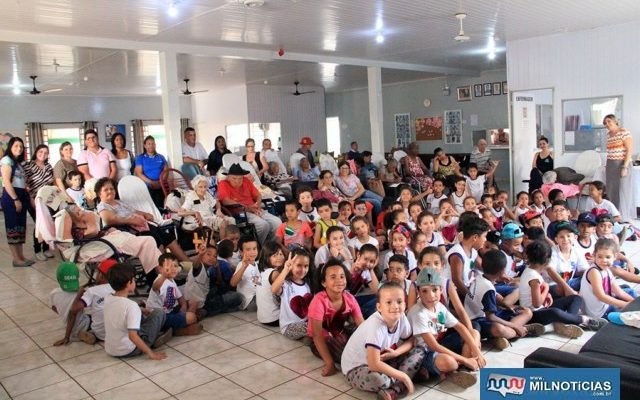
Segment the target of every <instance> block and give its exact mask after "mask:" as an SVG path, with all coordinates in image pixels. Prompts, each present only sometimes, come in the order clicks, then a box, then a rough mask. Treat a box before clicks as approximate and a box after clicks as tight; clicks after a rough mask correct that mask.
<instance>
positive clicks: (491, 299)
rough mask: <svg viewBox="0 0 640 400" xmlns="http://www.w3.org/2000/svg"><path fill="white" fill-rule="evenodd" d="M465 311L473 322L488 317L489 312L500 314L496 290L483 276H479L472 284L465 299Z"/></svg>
mask: <svg viewBox="0 0 640 400" xmlns="http://www.w3.org/2000/svg"><path fill="white" fill-rule="evenodd" d="M464 310H465V311H466V312H467V315H469V319H472V320H473V319H476V318H480V317H484V316H486V313H487V312H489V313H492V314H495V313H497V312H498V305H497V302H496V288H495V286H493V283H491V281H490V280H488V279H487V278H485V277H484V276H483V275H480V274H478V276H476V279H474V280H473V282H471V285H470V286H469V292H468V293H467V295H466V296H465V298H464Z"/></svg>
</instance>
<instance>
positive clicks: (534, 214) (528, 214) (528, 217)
mask: <svg viewBox="0 0 640 400" xmlns="http://www.w3.org/2000/svg"><path fill="white" fill-rule="evenodd" d="M540 216H541V214H540V213H539V212H537V211H534V210H529V211H527V212H525V213H524V214H522V219H523V220H524V222H529V221H531V220H532V219H534V218H539V217H540Z"/></svg>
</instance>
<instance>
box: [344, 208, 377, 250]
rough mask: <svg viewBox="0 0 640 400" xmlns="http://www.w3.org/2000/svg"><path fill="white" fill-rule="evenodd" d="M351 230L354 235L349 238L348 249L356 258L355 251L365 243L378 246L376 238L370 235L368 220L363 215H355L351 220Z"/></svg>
mask: <svg viewBox="0 0 640 400" xmlns="http://www.w3.org/2000/svg"><path fill="white" fill-rule="evenodd" d="M351 231H352V232H353V233H354V237H353V238H352V239H350V240H349V249H350V250H351V255H352V256H353V258H354V259H355V258H356V253H357V252H358V251H359V250H360V248H361V247H362V246H364V245H365V244H372V245H374V246H375V247H376V248H378V240H377V239H376V238H374V237H373V236H371V235H370V234H369V233H370V232H371V230H370V228H369V220H368V219H367V218H365V217H355V218H353V220H352V221H351Z"/></svg>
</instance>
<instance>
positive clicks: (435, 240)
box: [427, 232, 446, 248]
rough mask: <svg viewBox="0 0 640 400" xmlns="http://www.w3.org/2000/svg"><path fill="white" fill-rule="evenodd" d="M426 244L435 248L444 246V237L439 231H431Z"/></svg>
mask: <svg viewBox="0 0 640 400" xmlns="http://www.w3.org/2000/svg"><path fill="white" fill-rule="evenodd" d="M427 246H429V247H436V248H437V247H440V246H446V243H445V242H444V238H443V237H442V234H441V233H440V232H432V233H431V239H429V238H427Z"/></svg>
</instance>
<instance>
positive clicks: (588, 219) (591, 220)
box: [578, 212, 596, 226]
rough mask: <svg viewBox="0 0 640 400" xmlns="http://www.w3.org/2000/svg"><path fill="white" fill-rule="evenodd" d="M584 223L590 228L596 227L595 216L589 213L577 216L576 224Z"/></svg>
mask: <svg viewBox="0 0 640 400" xmlns="http://www.w3.org/2000/svg"><path fill="white" fill-rule="evenodd" d="M583 222H584V223H586V224H589V225H591V226H596V216H595V215H593V214H591V213H590V212H583V213H580V215H578V224H581V223H583Z"/></svg>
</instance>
